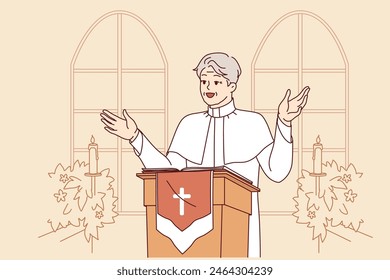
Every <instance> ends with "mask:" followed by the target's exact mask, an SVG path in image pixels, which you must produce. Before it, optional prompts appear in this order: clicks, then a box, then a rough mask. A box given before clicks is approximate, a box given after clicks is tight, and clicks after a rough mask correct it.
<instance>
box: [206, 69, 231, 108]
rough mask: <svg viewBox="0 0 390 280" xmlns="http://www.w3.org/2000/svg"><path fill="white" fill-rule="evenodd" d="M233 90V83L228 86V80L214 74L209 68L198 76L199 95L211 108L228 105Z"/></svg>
mask: <svg viewBox="0 0 390 280" xmlns="http://www.w3.org/2000/svg"><path fill="white" fill-rule="evenodd" d="M235 89H236V84H235V83H231V84H230V85H228V80H226V79H225V78H224V77H223V76H221V75H219V74H218V73H216V72H215V71H214V69H213V67H211V66H209V67H207V68H205V69H203V71H202V72H201V74H200V95H201V96H202V98H203V101H204V102H205V103H206V104H207V105H209V106H210V107H211V108H218V107H221V106H223V105H226V104H228V103H229V102H230V101H231V100H232V97H233V91H234V90H235Z"/></svg>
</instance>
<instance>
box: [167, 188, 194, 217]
mask: <svg viewBox="0 0 390 280" xmlns="http://www.w3.org/2000/svg"><path fill="white" fill-rule="evenodd" d="M172 197H173V198H179V199H180V203H179V213H180V216H184V200H185V199H186V198H191V195H190V194H186V193H184V188H183V187H181V188H180V193H179V195H177V194H174V195H173V196H172Z"/></svg>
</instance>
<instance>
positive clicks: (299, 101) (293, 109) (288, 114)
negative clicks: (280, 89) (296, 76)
mask: <svg viewBox="0 0 390 280" xmlns="http://www.w3.org/2000/svg"><path fill="white" fill-rule="evenodd" d="M309 91H310V88H309V87H308V86H306V87H304V88H303V89H302V90H301V92H300V93H299V94H298V95H297V96H295V97H294V98H291V99H290V97H291V90H290V89H288V90H287V92H286V95H285V96H284V98H283V100H282V102H280V104H279V108H278V116H279V118H280V120H281V121H282V122H283V123H284V124H285V125H288V126H290V124H291V121H292V120H293V119H295V118H296V117H298V116H299V115H300V114H301V112H302V109H303V107H305V105H306V102H307V98H308V94H309Z"/></svg>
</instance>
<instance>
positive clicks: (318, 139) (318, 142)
mask: <svg viewBox="0 0 390 280" xmlns="http://www.w3.org/2000/svg"><path fill="white" fill-rule="evenodd" d="M316 141H317V144H320V143H321V138H320V136H319V135H318V136H317V139H316Z"/></svg>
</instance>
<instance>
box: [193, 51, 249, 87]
mask: <svg viewBox="0 0 390 280" xmlns="http://www.w3.org/2000/svg"><path fill="white" fill-rule="evenodd" d="M208 66H211V67H213V69H214V71H215V72H216V73H218V74H219V75H222V76H223V77H224V78H225V79H226V80H228V85H230V83H237V82H238V78H239V77H240V75H241V68H240V65H239V64H238V62H237V60H236V59H235V58H234V57H232V56H229V55H227V54H226V53H222V52H215V53H209V54H206V55H205V56H204V57H203V58H202V59H201V60H200V62H199V64H198V66H196V67H195V69H193V70H194V71H196V75H198V78H199V79H200V74H201V72H202V71H203V69H205V68H206V67H208Z"/></svg>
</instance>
